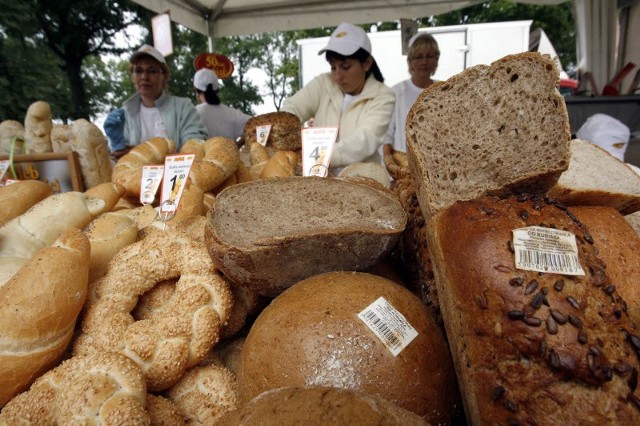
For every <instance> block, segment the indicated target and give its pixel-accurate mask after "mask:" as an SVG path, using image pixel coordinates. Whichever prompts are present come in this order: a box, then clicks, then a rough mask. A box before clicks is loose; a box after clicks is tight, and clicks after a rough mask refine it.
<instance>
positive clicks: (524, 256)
mask: <svg viewBox="0 0 640 426" xmlns="http://www.w3.org/2000/svg"><path fill="white" fill-rule="evenodd" d="M519 252H520V261H521V263H523V264H526V265H529V266H542V267H547V268H549V269H552V270H554V271H560V270H572V271H575V270H578V269H580V264H579V263H578V259H577V256H575V255H570V254H554V253H544V252H539V251H535V250H519Z"/></svg>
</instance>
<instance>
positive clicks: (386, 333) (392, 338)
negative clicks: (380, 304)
mask: <svg viewBox="0 0 640 426" xmlns="http://www.w3.org/2000/svg"><path fill="white" fill-rule="evenodd" d="M362 316H363V317H365V318H366V319H367V320H369V321H370V324H371V325H373V326H374V327H375V328H376V329H377V330H378V331H379V332H380V334H381V335H382V337H383V338H384V339H385V340H386V341H387V343H388V345H389V347H390V348H389V349H395V348H397V347H398V346H400V340H399V339H398V337H397V336H396V335H395V334H394V333H393V331H391V329H390V328H389V327H388V326H387V324H386V323H385V322H384V321H382V319H380V317H379V316H378V315H376V313H375V312H373V311H370V310H369V311H366V312H365V313H363V314H362Z"/></svg>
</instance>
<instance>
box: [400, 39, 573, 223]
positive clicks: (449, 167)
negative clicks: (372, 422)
mask: <svg viewBox="0 0 640 426" xmlns="http://www.w3.org/2000/svg"><path fill="white" fill-rule="evenodd" d="M557 81H558V70H557V68H556V66H555V64H554V63H553V61H552V60H551V59H549V58H548V57H547V56H543V55H541V54H539V53H533V52H526V53H521V54H515V55H509V56H505V57H504V58H502V59H500V60H498V61H496V62H494V63H492V64H491V65H478V66H475V67H471V68H468V69H466V70H465V71H463V72H462V73H460V74H457V75H455V76H453V77H451V78H450V79H448V80H446V81H441V82H437V83H435V84H433V85H431V86H430V87H429V88H427V89H426V90H425V91H424V92H423V93H422V94H421V95H420V96H419V97H418V100H417V101H416V102H415V104H414V105H413V107H412V108H411V110H410V111H409V115H408V117H407V123H406V133H407V145H408V153H407V154H408V158H409V166H410V170H411V174H412V176H413V178H414V181H415V184H416V190H417V194H418V200H419V201H420V206H421V207H422V209H423V211H424V213H425V215H426V217H431V216H433V215H434V214H435V213H437V212H438V211H441V210H443V209H444V208H446V207H448V206H450V205H451V204H453V203H454V202H455V201H457V200H469V199H473V198H477V197H480V196H483V195H496V196H507V195H510V194H514V193H518V192H532V193H545V192H546V191H547V190H548V189H549V188H550V187H551V186H553V185H554V184H555V183H556V181H557V180H558V178H559V177H560V174H561V173H562V172H563V171H564V170H566V168H567V167H568V165H569V157H570V150H569V140H570V138H571V133H570V129H569V120H568V116H567V109H566V106H565V103H564V99H563V97H562V96H561V95H560V93H559V92H558V91H557V89H556V82H557Z"/></svg>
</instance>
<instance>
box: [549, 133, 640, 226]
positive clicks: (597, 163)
mask: <svg viewBox="0 0 640 426" xmlns="http://www.w3.org/2000/svg"><path fill="white" fill-rule="evenodd" d="M549 196H550V197H552V198H555V199H556V200H558V201H560V202H562V203H563V204H566V205H595V206H609V207H613V208H615V209H618V210H619V211H620V212H621V213H623V214H629V213H633V212H636V211H638V210H640V176H638V174H637V173H636V172H635V171H634V170H633V169H632V168H631V167H629V166H628V165H627V164H626V163H625V162H623V161H620V160H619V159H618V158H617V157H615V156H613V155H611V154H610V153H609V152H608V151H607V150H606V149H603V148H601V147H599V146H598V145H595V144H593V143H591V142H588V141H584V140H581V139H573V140H572V141H571V161H570V163H569V168H568V169H567V170H566V171H565V172H564V173H562V175H561V176H560V179H559V180H558V182H557V183H556V184H555V185H554V186H553V187H552V188H551V189H550V191H549Z"/></svg>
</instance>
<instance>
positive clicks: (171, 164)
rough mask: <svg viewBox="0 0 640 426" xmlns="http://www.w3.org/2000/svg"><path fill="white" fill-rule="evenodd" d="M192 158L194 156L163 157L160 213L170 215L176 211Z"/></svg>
mask: <svg viewBox="0 0 640 426" xmlns="http://www.w3.org/2000/svg"><path fill="white" fill-rule="evenodd" d="M194 158H195V154H176V155H167V156H166V157H165V159H164V178H163V179H162V197H161V198H160V212H161V213H172V212H175V211H176V210H177V208H178V204H179V203H180V197H182V191H183V189H184V187H185V185H186V183H187V178H188V177H189V171H190V170H191V164H192V163H193V159H194Z"/></svg>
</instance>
